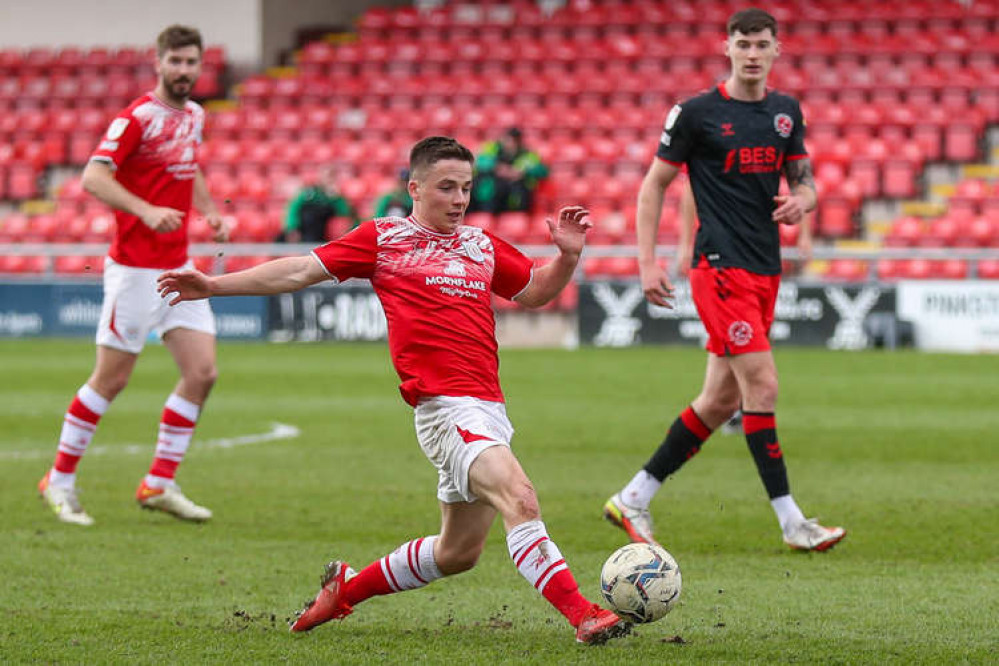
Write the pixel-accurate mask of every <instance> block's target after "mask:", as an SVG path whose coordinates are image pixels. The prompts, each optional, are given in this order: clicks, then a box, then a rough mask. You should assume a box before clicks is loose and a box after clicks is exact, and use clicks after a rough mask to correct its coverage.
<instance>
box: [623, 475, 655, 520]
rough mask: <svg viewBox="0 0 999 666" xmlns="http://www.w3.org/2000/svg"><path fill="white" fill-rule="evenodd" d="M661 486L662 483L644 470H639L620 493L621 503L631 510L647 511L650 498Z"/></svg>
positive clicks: (650, 501)
mask: <svg viewBox="0 0 999 666" xmlns="http://www.w3.org/2000/svg"><path fill="white" fill-rule="evenodd" d="M662 485H663V482H662V481H660V480H659V479H657V478H656V477H654V476H652V475H651V474H649V473H648V472H647V471H645V470H644V469H640V470H638V474H636V475H635V477H634V478H633V479H632V480H631V481H629V482H628V485H626V486H625V487H624V490H622V491H621V501H623V502H624V503H625V504H626V505H627V506H628V507H629V508H632V509H641V510H645V509H648V508H649V504H651V503H652V498H653V497H655V496H656V493H657V492H659V488H660V487H661V486H662Z"/></svg>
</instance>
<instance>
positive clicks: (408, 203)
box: [374, 169, 413, 217]
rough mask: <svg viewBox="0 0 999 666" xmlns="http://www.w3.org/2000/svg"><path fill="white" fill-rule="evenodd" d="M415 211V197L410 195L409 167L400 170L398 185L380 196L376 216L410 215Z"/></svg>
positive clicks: (376, 206)
mask: <svg viewBox="0 0 999 666" xmlns="http://www.w3.org/2000/svg"><path fill="white" fill-rule="evenodd" d="M412 211H413V197H411V196H409V169H403V170H402V171H400V172H399V182H398V183H396V186H395V187H394V188H392V189H391V190H389V191H388V192H386V193H385V194H383V195H381V196H380V197H378V201H376V202H375V214H374V217H408V216H409V214H410V213H411V212H412Z"/></svg>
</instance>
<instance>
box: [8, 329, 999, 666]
mask: <svg viewBox="0 0 999 666" xmlns="http://www.w3.org/2000/svg"><path fill="white" fill-rule="evenodd" d="M776 354H777V362H778V366H779V368H780V370H781V399H780V407H779V409H778V415H777V416H778V429H779V432H780V435H781V439H782V443H783V447H784V450H785V452H786V454H787V459H788V466H789V470H790V473H791V486H792V490H793V491H794V493H795V495H796V497H797V499H798V501H799V503H800V504H801V505H802V507H803V508H804V510H805V512H806V514H808V515H810V516H811V515H817V516H819V517H820V518H821V519H822V520H823V521H827V522H829V523H832V524H842V525H844V526H845V527H847V528H848V529H849V532H850V533H849V535H848V536H847V538H846V540H845V541H844V542H843V543H842V544H840V545H839V546H838V547H837V548H835V549H834V550H832V551H831V552H828V553H822V554H803V553H794V552H791V551H789V550H787V549H786V548H785V547H784V546H783V544H782V543H781V542H780V534H779V531H778V529H777V526H776V522H775V520H774V518H773V514H772V512H771V510H770V507H769V505H768V503H767V501H766V496H765V494H764V492H763V488H762V485H761V483H760V481H759V479H758V478H757V476H756V473H755V470H754V467H753V463H752V459H751V458H750V456H749V454H748V452H747V451H746V446H745V442H744V441H743V440H742V438H741V437H736V436H722V435H716V436H715V437H714V438H712V439H711V440H710V441H709V442H708V444H707V445H706V446H705V447H704V450H703V451H702V453H701V454H700V455H699V456H698V457H697V458H696V459H695V460H694V461H693V462H692V463H691V464H690V465H688V466H687V467H685V468H684V469H683V470H682V471H681V472H680V473H679V474H678V475H677V476H676V477H675V478H674V479H672V480H670V481H669V482H667V484H666V485H665V486H664V488H663V489H662V491H661V492H660V493H659V495H658V496H657V498H656V500H655V502H654V503H653V507H652V508H653V514H654V516H655V518H656V522H657V529H658V534H659V535H660V537H661V540H662V542H663V543H664V545H665V546H666V547H667V548H668V549H669V550H670V552H672V553H673V555H674V556H675V557H676V559H677V560H678V561H679V563H680V566H681V568H682V570H683V579H684V591H683V596H682V603H681V604H680V605H679V606H678V607H677V609H676V610H674V611H673V613H672V614H670V615H669V616H667V617H666V618H665V619H663V620H662V621H660V622H657V623H653V624H650V625H645V626H639V627H637V629H636V631H635V632H634V634H633V635H632V636H630V637H628V638H625V639H623V640H619V641H615V642H612V643H610V644H608V645H607V646H604V647H599V648H587V647H583V646H579V645H576V644H575V642H574V640H573V634H572V631H571V630H570V628H569V627H568V625H567V624H566V623H565V622H564V620H563V619H562V618H561V616H559V615H558V614H557V613H556V612H555V611H554V610H553V609H552V608H550V607H549V606H548V605H547V604H546V603H545V602H544V601H543V600H542V599H541V598H540V597H539V596H538V595H537V593H536V592H535V591H534V590H533V589H531V587H530V585H528V584H527V583H526V582H525V581H524V580H523V579H521V577H520V576H519V575H518V573H517V571H516V569H515V568H514V566H513V565H512V564H511V562H510V561H509V557H508V555H507V553H506V547H505V542H504V538H503V532H502V529H501V527H500V526H499V525H498V524H497V525H496V526H495V527H494V530H493V532H492V534H491V535H490V539H489V544H488V545H487V548H486V552H485V554H484V555H483V557H482V559H481V561H480V563H479V566H478V567H476V568H475V569H474V570H472V571H471V572H468V573H466V574H463V575H461V576H457V577H455V578H451V579H447V580H442V581H439V582H437V583H435V584H433V585H431V586H430V587H428V588H425V589H423V590H419V591H415V592H409V593H405V594H400V595H395V596H393V597H382V598H376V599H373V600H371V601H368V602H365V603H364V604H363V605H360V606H359V607H358V608H357V609H356V611H355V613H354V615H352V616H351V617H349V618H347V619H346V620H344V621H343V622H341V623H331V624H329V625H325V626H322V627H320V628H318V629H316V630H314V631H312V632H311V633H309V634H305V635H291V634H289V633H288V631H287V626H286V624H285V620H286V618H288V617H289V616H291V615H292V613H293V611H294V610H296V609H297V608H298V607H300V606H301V603H302V602H303V601H304V600H305V599H307V598H310V597H311V596H312V595H313V594H314V593H315V591H316V589H317V582H318V579H319V575H320V573H321V570H322V565H323V563H324V562H326V561H327V560H328V559H331V558H333V557H337V558H343V559H346V560H347V561H349V562H350V563H351V564H353V565H354V566H355V567H360V566H364V565H365V564H367V563H368V562H370V561H371V560H372V559H374V558H376V557H380V556H382V555H384V554H386V553H387V552H389V551H390V550H392V549H394V548H395V547H396V546H397V545H399V544H401V543H403V542H404V541H407V540H408V539H410V538H413V537H418V536H421V535H426V534H432V533H436V530H437V528H438V523H439V514H438V507H437V502H436V499H435V493H434V490H435V484H436V475H435V473H434V471H433V470H432V468H431V466H430V465H429V463H427V462H426V460H425V459H424V458H423V456H422V454H421V452H420V450H419V447H418V446H417V444H416V441H415V437H414V434H413V427H412V412H411V410H410V409H409V408H408V407H407V406H406V405H405V404H404V403H403V402H402V400H401V399H400V398H399V395H398V392H397V389H396V377H395V374H394V372H393V371H392V369H391V367H390V364H389V359H388V353H387V351H386V349H385V347H384V346H380V345H359V346H347V345H318V344H317V345H286V346H282V345H263V344H259V345H258V344H223V345H222V346H221V347H220V349H219V366H220V379H219V382H218V384H217V386H216V388H215V391H214V393H213V395H212V397H211V399H210V401H209V404H208V407H207V409H206V411H205V414H204V417H203V419H202V421H201V424H200V425H199V428H198V431H197V434H196V438H195V442H194V444H193V445H192V448H191V451H190V453H189V455H188V457H187V460H186V461H185V462H184V464H183V465H182V466H181V468H180V474H179V476H178V480H179V481H180V482H181V484H182V485H183V487H184V489H185V492H187V493H188V494H189V495H190V496H191V497H192V498H194V499H195V500H196V501H199V502H201V503H203V504H205V505H207V506H209V507H210V508H212V509H213V510H214V511H215V518H214V519H213V520H212V521H211V522H210V523H208V524H205V525H200V526H199V525H189V524H182V523H179V522H177V521H174V520H173V519H171V518H169V517H167V516H164V515H160V514H152V513H149V512H143V511H140V510H139V509H138V507H137V505H136V504H135V502H134V499H133V493H134V491H135V487H136V485H137V484H138V482H139V480H140V478H141V476H142V474H143V473H144V472H145V470H146V468H147V466H148V464H149V460H150V457H151V454H152V449H153V442H154V440H155V432H156V422H157V418H158V414H159V411H160V409H161V408H162V404H163V400H164V399H165V397H166V395H167V393H168V392H169V390H170V389H171V388H172V386H173V384H174V381H175V377H176V375H175V371H174V369H173V366H172V363H171V361H170V359H169V357H168V355H167V354H166V352H165V350H164V349H163V348H162V347H158V346H152V347H150V348H148V349H147V350H146V352H145V353H144V354H143V356H142V358H141V360H140V362H139V365H138V368H137V371H136V373H135V376H134V377H133V380H132V383H131V385H130V386H129V387H128V388H127V389H126V391H125V393H123V394H122V396H121V397H120V398H119V399H118V400H117V401H116V402H115V403H114V405H113V406H112V408H111V410H110V412H109V413H108V414H107V415H106V416H105V418H104V421H103V422H102V424H101V427H100V429H99V430H98V434H97V437H96V439H95V440H94V442H93V444H92V445H91V446H92V447H93V450H92V451H91V452H90V453H88V455H87V457H86V458H85V459H84V461H83V462H82V463H81V466H80V469H79V472H80V476H79V487H80V489H81V495H82V500H83V503H84V506H85V507H86V508H87V510H88V512H89V513H91V515H93V516H94V517H95V519H96V520H97V524H96V525H95V526H94V527H92V528H89V529H88V528H80V527H77V526H72V525H63V524H60V523H58V522H57V521H56V520H55V519H54V518H53V517H52V516H51V515H50V514H49V513H48V512H47V511H46V510H45V509H44V507H43V505H42V503H41V501H40V500H39V499H38V498H37V492H36V489H35V484H36V483H37V481H38V479H39V477H41V475H42V474H43V473H44V471H45V469H46V468H47V466H48V465H49V464H50V461H51V458H52V456H53V454H54V449H55V443H56V439H57V436H58V431H59V427H60V424H61V419H62V414H63V412H64V410H65V408H66V406H67V405H68V403H69V400H70V398H71V396H72V394H73V392H74V391H75V390H76V389H77V388H78V387H79V386H80V384H81V383H82V382H83V381H84V380H85V378H86V376H87V374H88V373H89V371H90V369H91V365H92V362H93V347H92V345H91V343H89V342H87V341H55V340H34V341H12V340H5V341H0V368H2V370H3V379H4V381H3V383H2V386H0V433H2V434H0V572H2V577H3V583H2V585H0V617H2V622H0V662H3V663H9V662H13V663H20V662H45V663H108V662H118V663H121V662H128V663H163V662H169V663H180V664H189V663H206V662H207V663H218V662H229V663H277V662H289V663H330V664H332V663H338V664H345V663H357V664H361V663H386V664H388V663H413V662H419V663H458V664H497V663H511V662H512V663H536V664H563V663H601V664H615V663H626V664H653V663H704V662H715V663H716V662H728V663H786V662H796V663H806V664H812V663H823V664H828V663H842V664H856V663H898V664H912V663H926V664H941V663H987V662H992V663H994V660H995V659H996V658H997V657H996V655H997V650H999V644H997V636H999V631H997V627H999V601H997V599H999V557H997V555H999V510H997V509H999V447H997V446H996V444H997V442H999V399H997V398H999V379H997V378H999V356H950V355H920V354H916V353H911V352H897V353H877V352H870V353H842V352H841V353H833V352H826V351H820V350H804V349H779V350H778V351H777V352H776ZM703 367H704V356H703V353H702V352H700V351H698V350H695V349H678V348H645V349H627V350H596V349H583V350H578V351H562V350H508V351H504V352H503V353H502V369H501V375H502V378H503V384H504V388H505V390H506V394H507V401H508V410H509V414H510V416H511V419H512V420H513V423H514V426H515V427H516V428H517V434H516V436H515V438H514V450H515V451H516V452H517V454H518V456H519V457H520V459H521V461H522V463H523V464H524V467H525V468H526V470H527V472H528V474H529V475H530V476H531V478H532V479H533V481H534V483H535V485H536V487H537V490H538V494H539V497H540V500H541V506H542V511H543V513H544V519H545V521H546V523H547V525H548V528H549V531H550V533H551V535H552V537H553V538H554V539H555V541H556V542H557V543H558V545H559V547H560V548H561V550H562V552H563V554H564V555H565V556H566V558H567V560H568V561H569V563H570V566H572V568H573V571H574V573H575V574H576V577H577V579H578V580H579V582H580V586H581V588H582V590H583V592H584V593H585V594H587V595H588V596H590V597H591V598H593V599H597V598H598V597H599V586H598V578H599V571H600V567H601V564H602V563H603V561H604V559H606V557H607V556H608V555H609V554H610V553H611V552H612V551H613V550H614V549H616V548H617V547H619V546H621V545H623V543H624V540H623V539H622V537H623V534H622V533H621V532H619V531H617V530H615V529H614V528H612V527H611V526H610V525H608V524H607V523H605V522H604V521H603V520H602V519H601V518H600V508H601V505H602V503H603V501H604V500H605V499H606V498H607V496H608V495H610V494H611V493H612V492H614V491H615V490H616V489H617V488H619V487H620V486H621V485H622V484H623V483H624V482H625V481H627V480H628V479H629V478H630V477H631V476H632V474H633V473H634V472H635V471H636V470H637V469H638V468H639V467H640V466H641V465H642V464H643V463H644V462H645V460H646V459H647V457H648V455H649V454H650V453H651V452H652V450H653V449H654V447H655V446H656V445H657V444H658V442H659V441H660V439H661V437H662V435H663V433H664V431H665V428H666V427H667V426H668V425H669V423H670V422H671V421H672V420H673V418H675V416H676V414H677V413H678V412H679V410H680V409H681V408H682V407H683V406H684V405H685V404H687V402H688V401H689V400H690V399H692V398H693V396H694V394H695V393H696V391H697V389H698V387H699V385H700V379H701V374H702V372H703ZM275 422H277V423H283V424H288V425H291V426H295V427H297V428H299V429H300V430H301V434H300V435H299V436H298V437H295V438H291V439H282V440H274V441H262V442H257V443H244V444H243V445H240V446H230V447H225V446H221V445H220V444H223V443H226V442H228V443H233V442H234V441H235V442H238V441H244V442H245V440H238V439H234V438H240V437H244V436H247V435H254V434H259V433H266V432H269V431H270V430H271V428H272V427H273V426H272V424H273V423H275Z"/></svg>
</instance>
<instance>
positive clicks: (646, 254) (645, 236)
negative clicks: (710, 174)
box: [635, 159, 680, 308]
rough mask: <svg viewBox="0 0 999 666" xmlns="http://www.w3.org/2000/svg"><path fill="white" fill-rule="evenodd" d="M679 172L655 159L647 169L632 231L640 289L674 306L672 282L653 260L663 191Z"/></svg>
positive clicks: (664, 304) (648, 296)
mask: <svg viewBox="0 0 999 666" xmlns="http://www.w3.org/2000/svg"><path fill="white" fill-rule="evenodd" d="M678 173H680V169H679V167H677V166H675V165H673V164H670V163H669V162H664V161H663V160H659V159H655V160H653V161H652V166H651V167H649V172H648V173H647V174H645V179H644V180H643V181H642V187H641V189H640V190H639V191H638V212H637V213H636V219H635V231H636V234H637V237H638V271H639V274H640V275H641V280H642V292H643V293H644V294H645V298H646V299H647V300H648V301H649V302H650V303H652V304H654V305H660V306H662V307H664V308H671V307H673V306H672V305H671V303H670V299H671V298H673V285H672V284H670V281H669V277H667V276H666V271H665V270H663V267H662V266H660V265H659V262H658V261H656V237H657V236H658V235H659V218H660V217H661V216H662V209H663V195H664V193H665V192H666V188H667V187H669V184H670V183H672V182H673V179H674V178H676V175H677V174H678Z"/></svg>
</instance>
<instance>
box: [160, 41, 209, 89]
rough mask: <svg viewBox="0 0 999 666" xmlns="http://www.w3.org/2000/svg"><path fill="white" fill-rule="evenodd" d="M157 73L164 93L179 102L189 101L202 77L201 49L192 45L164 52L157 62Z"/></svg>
mask: <svg viewBox="0 0 999 666" xmlns="http://www.w3.org/2000/svg"><path fill="white" fill-rule="evenodd" d="M156 73H157V74H158V75H159V77H160V87H161V88H162V89H163V92H164V93H166V94H167V95H169V96H170V97H171V98H172V99H174V100H177V101H185V100H187V98H188V97H190V96H191V91H192V90H194V84H195V82H196V81H197V80H198V76H200V75H201V49H199V48H198V47H197V46H194V45H193V44H192V45H191V46H184V47H181V48H179V49H168V50H166V51H164V53H163V55H162V56H161V57H160V58H158V59H157V60H156Z"/></svg>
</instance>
